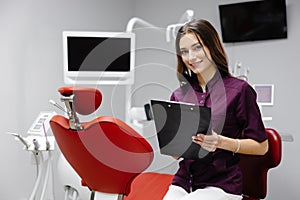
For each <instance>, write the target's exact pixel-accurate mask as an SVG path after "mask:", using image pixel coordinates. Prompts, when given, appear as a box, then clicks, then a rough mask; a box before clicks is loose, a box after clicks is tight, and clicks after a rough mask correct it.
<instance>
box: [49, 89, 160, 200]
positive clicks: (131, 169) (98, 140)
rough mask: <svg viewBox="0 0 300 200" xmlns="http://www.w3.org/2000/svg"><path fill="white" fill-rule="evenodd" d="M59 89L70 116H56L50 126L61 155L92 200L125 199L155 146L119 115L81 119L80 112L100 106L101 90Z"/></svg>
mask: <svg viewBox="0 0 300 200" xmlns="http://www.w3.org/2000/svg"><path fill="white" fill-rule="evenodd" d="M58 91H59V93H60V94H61V95H62V97H61V100H62V101H63V102H64V103H65V106H66V109H67V114H68V118H66V117H64V116H61V115H56V116H54V117H53V118H52V119H51V121H50V126H51V129H52V131H53V134H54V136H55V139H56V142H57V144H58V146H59V148H60V150H61V152H62V154H63V155H64V157H65V158H66V160H67V161H68V162H69V163H70V165H71V166H72V168H74V170H75V171H76V173H77V174H78V175H79V176H80V178H81V179H82V183H83V185H85V186H87V187H88V188H89V189H90V190H91V200H100V199H105V200H108V199H118V200H121V199H123V197H124V195H125V196H126V195H128V194H129V193H130V189H131V183H132V181H133V180H134V178H135V177H136V176H137V175H139V174H140V173H142V172H143V171H144V170H145V169H147V168H148V167H149V166H150V164H151V162H152V160H153V156H154V154H153V150H152V147H151V146H150V144H149V143H148V142H147V141H146V140H145V139H144V138H143V137H142V136H141V135H139V134H138V133H137V132H136V131H135V130H133V129H132V128H131V127H130V126H128V125H127V124H125V123H124V122H123V121H121V120H119V119H117V118H114V117H109V116H101V117H97V118H95V119H93V120H91V121H88V122H80V120H79V118H78V114H80V115H89V114H92V113H93V112H94V111H96V110H97V109H98V107H99V106H100V104H101V101H102V94H101V93H100V91H99V90H98V89H95V88H87V87H62V88H59V90H58Z"/></svg>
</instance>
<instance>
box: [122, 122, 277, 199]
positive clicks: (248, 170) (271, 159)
mask: <svg viewBox="0 0 300 200" xmlns="http://www.w3.org/2000/svg"><path fill="white" fill-rule="evenodd" d="M266 133H267V135H268V140H269V150H268V152H267V153H266V154H265V155H263V156H253V155H240V166H241V169H242V172H243V200H259V199H264V198H265V197H266V195H267V184H268V182H267V175H268V170H269V169H271V168H274V167H276V166H278V165H279V164H280V161H281V138H280V135H279V134H278V133H277V132H276V131H275V130H274V129H271V128H267V129H266ZM172 179H173V175H171V174H159V173H152V172H147V173H143V174H140V175H139V176H137V177H136V178H135V179H134V181H133V183H132V189H131V192H130V194H129V195H128V196H127V197H125V200H162V198H163V196H164V195H165V193H166V192H167V190H168V187H169V185H170V184H171V181H172Z"/></svg>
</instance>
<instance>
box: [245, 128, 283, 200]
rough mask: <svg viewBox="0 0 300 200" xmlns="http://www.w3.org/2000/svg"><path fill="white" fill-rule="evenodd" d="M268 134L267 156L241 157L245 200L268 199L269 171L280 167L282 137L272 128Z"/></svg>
mask: <svg viewBox="0 0 300 200" xmlns="http://www.w3.org/2000/svg"><path fill="white" fill-rule="evenodd" d="M266 133H267V135H268V141H269V150H268V152H267V153H266V154H265V155H263V156H252V155H240V158H241V160H240V166H241V169H242V172H243V194H244V195H245V197H244V198H243V199H244V200H258V199H264V198H265V197H266V195H267V173H268V170H269V169H270V168H274V167H276V166H278V165H279V163H280V161H281V138H280V135H279V134H278V133H277V131H276V130H274V129H271V128H267V129H266ZM247 196H249V197H251V198H248V197H247Z"/></svg>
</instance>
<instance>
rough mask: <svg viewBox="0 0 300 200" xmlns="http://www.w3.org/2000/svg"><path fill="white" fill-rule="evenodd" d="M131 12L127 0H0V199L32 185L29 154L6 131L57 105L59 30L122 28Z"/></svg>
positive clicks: (21, 194)
mask: <svg viewBox="0 0 300 200" xmlns="http://www.w3.org/2000/svg"><path fill="white" fill-rule="evenodd" d="M132 13H133V9H132V1H131V0H127V1H123V0H51V1H47V0H25V1H24V0H0V27H1V31H0V44H1V45H0V58H1V59H0V68H1V75H2V77H1V79H0V85H1V99H0V106H1V112H2V114H1V117H0V119H1V127H0V148H1V151H0V162H1V170H0V177H1V180H0V185H1V189H0V199H3V200H11V199H14V200H20V199H24V198H27V199H28V198H29V195H30V192H31V191H32V189H33V184H34V181H35V175H36V171H35V166H34V165H32V164H31V160H30V154H29V153H28V152H26V151H23V149H22V148H23V147H22V145H21V143H19V142H17V141H15V140H14V139H13V137H11V136H8V135H6V134H5V132H7V131H15V132H18V133H20V134H22V135H26V131H27V130H28V128H29V127H30V125H31V123H32V122H33V121H34V119H35V118H36V117H37V115H38V114H39V112H40V111H43V110H55V108H53V107H51V105H50V104H49V103H48V100H49V99H55V100H57V101H59V100H58V97H59V95H58V93H57V88H58V87H59V86H62V85H63V73H62V72H63V71H62V69H63V68H62V63H63V61H62V37H61V35H62V31H63V30H90V31H124V30H125V28H126V24H127V22H128V20H129V19H130V18H131V17H132ZM104 90H105V91H104V93H105V92H106V91H109V89H108V88H105V89H104ZM108 101H109V100H108ZM121 105H122V104H121ZM104 110H109V107H108V108H107V109H104ZM56 111H57V110H56ZM55 181H56V182H55V185H58V182H57V181H58V179H57V177H56V179H55ZM56 196H57V198H56V199H63V188H56Z"/></svg>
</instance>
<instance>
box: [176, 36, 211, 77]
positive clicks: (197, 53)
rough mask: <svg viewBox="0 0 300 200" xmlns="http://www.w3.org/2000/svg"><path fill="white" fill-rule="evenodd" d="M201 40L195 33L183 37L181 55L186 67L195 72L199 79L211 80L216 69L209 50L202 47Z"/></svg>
mask: <svg viewBox="0 0 300 200" xmlns="http://www.w3.org/2000/svg"><path fill="white" fill-rule="evenodd" d="M199 41H201V38H199V40H198V38H197V36H196V35H195V34H193V33H187V34H185V35H183V36H182V37H181V39H180V41H179V48H180V55H181V57H182V60H183V62H184V64H185V66H186V67H188V68H189V69H190V70H191V71H192V72H194V73H195V74H196V75H197V77H198V79H199V77H202V79H204V80H205V79H209V78H211V77H212V76H213V75H214V73H215V72H216V68H215V66H214V65H213V63H212V61H211V60H212V58H211V55H210V52H209V49H208V48H207V47H206V46H202V44H201V43H202V42H201V43H199Z"/></svg>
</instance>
